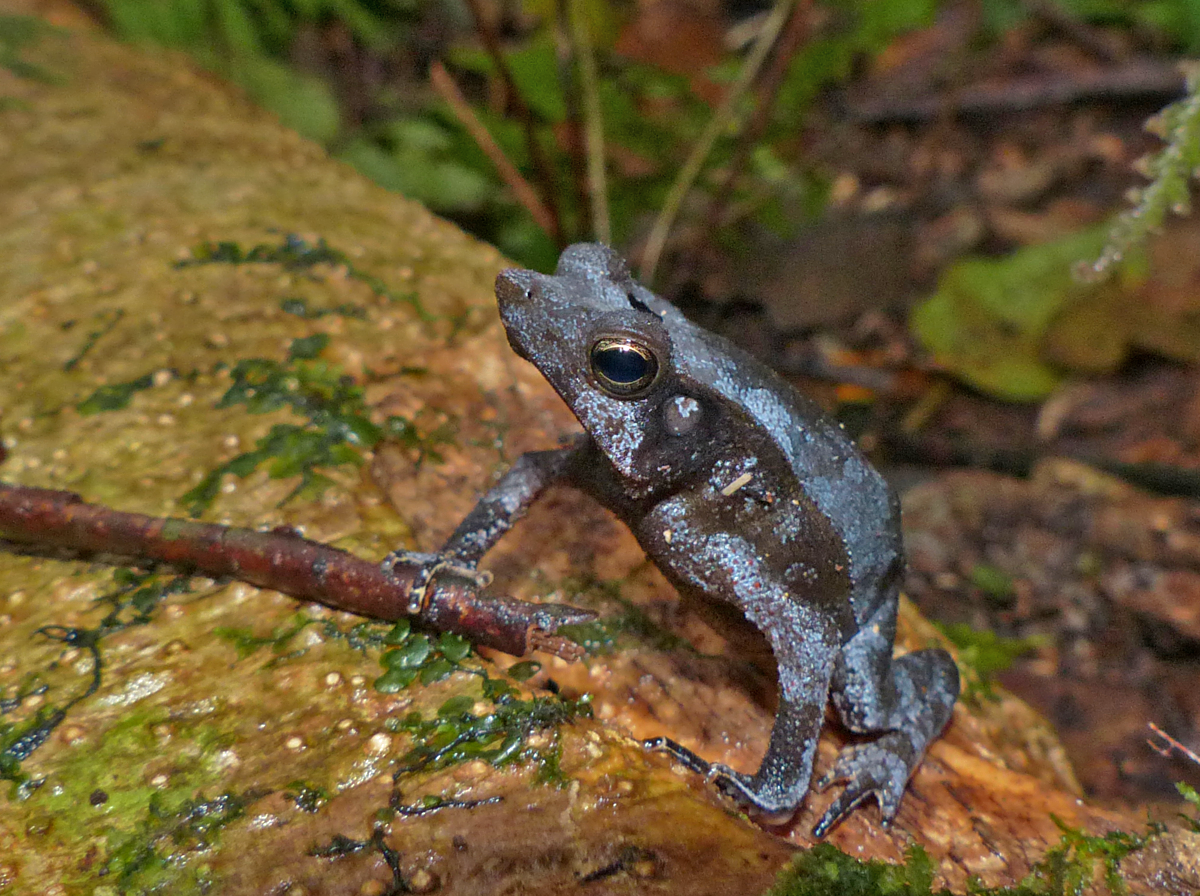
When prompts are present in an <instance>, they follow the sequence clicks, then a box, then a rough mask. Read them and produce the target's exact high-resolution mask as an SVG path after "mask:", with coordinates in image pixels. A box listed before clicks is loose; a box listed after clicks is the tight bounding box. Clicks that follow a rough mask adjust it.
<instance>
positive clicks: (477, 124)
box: [429, 62, 558, 235]
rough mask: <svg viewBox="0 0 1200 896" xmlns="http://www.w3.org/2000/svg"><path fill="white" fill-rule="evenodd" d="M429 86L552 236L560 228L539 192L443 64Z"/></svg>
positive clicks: (436, 68) (432, 71) (434, 67)
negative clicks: (501, 145) (513, 160)
mask: <svg viewBox="0 0 1200 896" xmlns="http://www.w3.org/2000/svg"><path fill="white" fill-rule="evenodd" d="M429 82H430V84H432V85H433V89H434V90H435V91H436V92H437V95H438V96H440V97H441V98H442V99H443V100H444V101H445V103H446V105H448V106H449V107H450V111H451V112H453V113H454V116H455V118H457V119H458V122H459V124H461V125H462V126H463V127H464V128H465V129H466V131H467V133H468V134H470V135H471V139H472V140H474V141H475V145H476V146H478V147H479V149H480V150H481V151H482V152H483V154H484V155H485V156H487V157H488V160H489V161H491V163H492V164H493V165H495V166H496V173H497V174H499V175H500V179H501V180H503V181H504V182H505V183H506V184H508V188H509V189H510V190H512V191H513V196H514V197H515V198H516V200H517V202H519V203H520V204H521V205H522V206H523V207H524V209H525V211H527V212H529V215H530V217H532V218H533V220H534V223H535V224H537V226H538V227H540V228H542V230H544V231H546V233H548V234H550V235H553V234H554V233H555V231H556V229H557V227H558V224H557V222H556V221H555V219H554V214H553V212H551V211H550V209H548V208H547V207H546V204H545V203H544V202H542V200H541V197H539V196H538V194H537V190H535V189H534V188H533V186H532V185H531V184H530V183H529V181H527V180H526V179H525V178H524V177H523V176H522V175H521V172H520V171H518V170H517V166H516V165H514V164H513V163H512V161H511V160H510V159H509V157H508V156H506V155H505V154H504V150H503V149H501V148H500V144H498V143H497V142H496V141H495V139H494V138H493V137H492V134H491V132H490V131H489V130H488V129H487V126H486V125H485V124H484V123H483V122H482V121H480V120H479V117H478V116H477V115H476V114H475V112H474V110H472V109H471V104H470V103H468V102H467V99H466V97H464V96H463V95H462V92H461V91H460V90H459V89H458V85H457V84H455V83H454V79H453V78H452V77H450V73H449V72H448V71H446V67H445V66H444V65H442V64H441V63H440V62H435V63H433V65H431V66H430V67H429Z"/></svg>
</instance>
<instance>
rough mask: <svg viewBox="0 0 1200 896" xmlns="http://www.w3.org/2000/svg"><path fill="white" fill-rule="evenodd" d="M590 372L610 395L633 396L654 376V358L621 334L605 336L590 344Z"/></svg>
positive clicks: (655, 365)
mask: <svg viewBox="0 0 1200 896" xmlns="http://www.w3.org/2000/svg"><path fill="white" fill-rule="evenodd" d="M591 361H592V373H593V374H595V377H596V380H597V381H598V382H599V383H600V387H601V388H602V389H603V390H604V391H605V392H607V393H608V394H609V395H611V396H613V397H614V398H637V397H639V396H641V395H643V394H645V393H646V392H648V391H649V389H650V387H651V386H652V385H653V384H654V380H655V379H656V378H657V377H658V358H656V357H655V356H654V352H652V351H651V350H650V349H648V348H647V347H646V346H644V345H642V344H641V343H640V342H635V341H634V340H632V339H630V338H628V337H625V336H617V337H613V336H605V337H602V338H600V339H597V340H596V344H595V345H593V346H592V355H591Z"/></svg>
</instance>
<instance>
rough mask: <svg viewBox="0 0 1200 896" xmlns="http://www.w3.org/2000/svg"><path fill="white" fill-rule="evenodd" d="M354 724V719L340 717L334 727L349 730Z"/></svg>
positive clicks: (339, 729)
mask: <svg viewBox="0 0 1200 896" xmlns="http://www.w3.org/2000/svg"><path fill="white" fill-rule="evenodd" d="M353 726H354V720H353V719H338V721H337V724H336V725H334V726H333V727H334V728H336V729H337V730H338V731H349V730H350V729H351V728H352V727H353Z"/></svg>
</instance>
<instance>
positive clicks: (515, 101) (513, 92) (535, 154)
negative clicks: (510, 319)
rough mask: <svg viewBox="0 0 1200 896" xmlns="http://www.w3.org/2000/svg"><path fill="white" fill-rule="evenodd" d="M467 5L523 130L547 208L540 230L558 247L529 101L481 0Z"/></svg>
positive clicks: (553, 196)
mask: <svg viewBox="0 0 1200 896" xmlns="http://www.w3.org/2000/svg"><path fill="white" fill-rule="evenodd" d="M467 6H468V8H469V9H470V10H471V15H472V17H473V18H474V19H475V31H476V33H477V34H478V35H479V39H480V41H481V42H482V43H483V48H484V50H485V51H486V52H487V54H488V56H490V57H491V59H492V65H494V66H495V67H496V73H497V74H498V75H499V76H500V80H501V81H502V82H503V84H504V90H505V92H506V93H507V94H508V101H509V103H510V104H511V105H512V108H513V111H514V112H516V115H517V118H519V119H520V121H521V125H522V127H523V128H524V130H525V144H526V146H527V148H528V150H529V160H530V161H531V162H532V163H533V167H534V170H535V171H537V175H538V180H540V181H541V186H542V195H543V197H545V198H544V201H545V202H546V207H547V208H548V209H549V210H550V216H551V222H552V226H551V227H549V228H544V229H545V230H546V233H547V234H549V236H550V238H551V239H552V240H554V241H555V242H556V243H558V244H559V245H560V246H562V245H563V238H562V214H561V212H560V210H559V207H558V190H557V184H556V182H555V177H554V167H553V166H552V165H551V164H550V160H549V159H547V158H546V153H545V151H544V150H543V149H542V144H541V143H540V142H539V141H538V138H537V128H536V121H535V119H534V114H533V110H532V109H530V108H529V104H528V103H526V102H525V97H523V96H522V95H521V91H520V90H518V89H517V81H516V79H515V78H514V77H513V74H512V70H511V69H510V68H509V67H508V62H507V61H506V60H505V58H504V51H503V50H502V49H501V47H500V40H499V38H498V37H497V36H496V32H495V31H494V30H493V29H492V27H491V24H490V23H489V22H488V17H487V14H486V12H485V10H484V8H483V4H482V3H481V0H467Z"/></svg>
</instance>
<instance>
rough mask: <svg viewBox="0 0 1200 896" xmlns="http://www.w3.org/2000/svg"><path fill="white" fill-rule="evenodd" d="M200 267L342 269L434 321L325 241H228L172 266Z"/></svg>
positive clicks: (409, 296) (415, 301) (412, 299)
mask: <svg viewBox="0 0 1200 896" xmlns="http://www.w3.org/2000/svg"><path fill="white" fill-rule="evenodd" d="M200 264H277V265H280V266H282V267H283V268H285V269H286V270H289V271H299V270H306V269H310V268H313V267H317V266H318V265H333V266H335V267H341V268H344V269H345V271H346V273H347V275H348V276H349V277H350V278H351V279H352V280H357V281H358V282H360V283H362V284H364V285H365V286H367V287H369V288H370V290H371V291H372V292H373V293H375V295H377V296H379V297H380V298H382V299H387V300H388V301H389V302H395V303H402V304H406V305H411V306H412V309H413V310H414V311H415V312H416V313H417V316H418V317H419V318H420V319H421V320H423V321H425V322H426V323H429V322H430V321H432V320H434V319H435V318H434V316H433V315H432V314H430V313H429V312H428V311H427V310H426V309H425V306H424V305H422V304H421V300H420V298H419V297H418V296H417V294H416V293H415V292H395V291H393V290H392V289H391V288H390V287H389V286H388V285H387V284H386V283H384V282H383V281H382V280H380V279H379V278H378V277H376V276H375V275H374V274H369V273H367V272H366V271H363V270H361V269H359V268H358V267H357V266H356V265H355V264H354V263H353V262H352V261H351V260H350V258H349V257H348V256H347V255H346V253H345V252H342V251H340V250H338V249H334V248H333V247H332V246H330V245H329V244H328V243H326V242H325V240H324V238H321V239H319V240H317V243H316V245H313V244H311V243H309V242H308V241H306V240H304V239H302V238H301V237H299V236H297V235H296V234H294V233H289V234H287V235H286V236H285V237H284V238H283V241H282V242H281V243H279V244H278V245H274V246H273V245H268V244H267V243H259V244H257V245H255V246H252V247H251V248H249V249H243V248H242V247H241V246H239V245H238V244H237V243H235V242H230V241H222V242H217V243H211V242H210V243H201V244H200V245H199V246H196V247H195V248H194V249H193V250H192V257H191V258H188V259H184V260H183V261H179V262H176V263H175V266H176V267H177V268H186V267H191V266H193V265H200Z"/></svg>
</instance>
